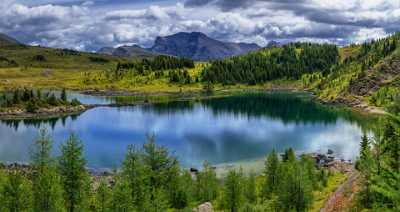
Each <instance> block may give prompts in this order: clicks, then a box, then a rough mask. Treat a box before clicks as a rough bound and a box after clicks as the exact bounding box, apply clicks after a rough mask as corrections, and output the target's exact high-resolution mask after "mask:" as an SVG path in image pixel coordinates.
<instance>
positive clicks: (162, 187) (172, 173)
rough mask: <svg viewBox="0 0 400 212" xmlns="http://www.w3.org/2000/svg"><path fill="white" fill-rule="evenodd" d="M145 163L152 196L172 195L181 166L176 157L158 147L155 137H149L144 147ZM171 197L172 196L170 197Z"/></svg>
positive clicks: (151, 198)
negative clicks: (166, 193) (162, 193)
mask: <svg viewBox="0 0 400 212" xmlns="http://www.w3.org/2000/svg"><path fill="white" fill-rule="evenodd" d="M143 162H144V165H145V167H146V176H147V177H148V180H149V185H150V189H151V190H152V191H153V192H150V194H151V195H153V194H157V195H160V196H165V195H161V194H160V193H161V192H163V191H164V192H168V193H169V194H170V195H171V193H173V192H175V190H173V189H172V188H173V183H174V182H175V180H176V177H177V176H178V175H179V164H178V161H177V160H176V158H175V157H172V156H170V155H169V153H168V151H167V149H165V148H164V147H157V146H156V143H155V138H154V136H150V137H148V142H147V143H145V144H144V145H143ZM170 197H171V196H170ZM150 200H151V201H155V197H154V196H150Z"/></svg>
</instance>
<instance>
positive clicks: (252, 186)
mask: <svg viewBox="0 0 400 212" xmlns="http://www.w3.org/2000/svg"><path fill="white" fill-rule="evenodd" d="M244 192H245V193H244V194H245V196H246V201H247V202H249V203H250V204H254V203H256V201H257V190H256V174H255V173H254V172H251V173H250V174H249V176H248V177H246V179H245V184H244Z"/></svg>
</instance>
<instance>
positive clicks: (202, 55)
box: [150, 32, 261, 60]
mask: <svg viewBox="0 0 400 212" xmlns="http://www.w3.org/2000/svg"><path fill="white" fill-rule="evenodd" d="M260 48H261V47H260V46H258V45H257V44H249V43H231V42H222V41H218V40H215V39H212V38H210V37H208V36H207V35H205V34H203V33H201V32H191V33H187V32H180V33H177V34H174V35H170V36H166V37H157V38H156V40H155V42H154V45H153V47H151V48H150V50H151V51H152V52H156V53H160V54H167V55H173V56H179V57H188V58H192V59H194V60H211V59H222V58H226V57H231V56H236V55H242V54H246V53H248V52H250V51H255V50H258V49H260Z"/></svg>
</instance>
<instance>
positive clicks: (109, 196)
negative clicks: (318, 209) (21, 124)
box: [0, 129, 329, 212]
mask: <svg viewBox="0 0 400 212" xmlns="http://www.w3.org/2000/svg"><path fill="white" fill-rule="evenodd" d="M83 148H84V147H83V143H82V142H81V141H80V140H79V139H78V138H77V137H76V136H75V135H74V134H71V135H70V137H69V138H68V139H67V141H65V142H64V143H63V144H62V145H61V155H60V156H59V157H53V156H52V155H51V151H52V139H51V137H50V136H49V134H48V132H47V131H46V130H44V129H42V130H40V133H39V136H38V138H37V139H36V141H35V145H34V148H33V151H32V154H31V161H32V162H31V165H30V166H31V169H32V170H31V171H29V172H22V171H20V170H7V169H6V170H0V211H6V212H7V211H10V212H11V211H68V212H73V211H154V212H160V211H168V210H171V211H192V208H194V207H196V206H197V205H198V204H201V203H204V202H212V203H213V204H214V205H215V207H216V208H217V209H219V210H225V211H232V212H236V211H306V210H307V209H308V208H309V207H310V205H311V204H312V201H313V191H315V190H318V189H322V188H323V187H325V186H326V182H327V179H328V177H329V173H328V172H327V171H325V170H324V169H317V168H316V167H315V162H314V161H313V160H312V159H311V158H309V157H307V156H302V157H301V158H300V159H297V158H296V156H295V154H294V152H293V150H291V149H288V150H287V151H286V152H285V153H284V154H283V156H282V157H279V155H278V154H277V153H276V152H275V151H272V153H271V154H270V155H269V156H268V158H267V160H266V162H265V170H264V175H265V176H257V175H255V174H244V173H243V172H242V171H241V169H239V170H237V169H232V170H230V171H229V173H228V174H227V175H226V177H224V178H222V179H220V178H217V175H216V170H215V169H214V168H213V167H211V166H210V165H209V164H208V163H205V164H204V167H203V169H202V170H201V171H199V172H197V173H196V174H193V173H190V172H189V171H188V170H185V169H182V168H181V167H180V165H179V162H178V160H177V159H176V157H174V156H173V155H171V154H170V153H169V152H168V150H167V149H165V148H164V147H160V146H157V145H156V142H155V139H154V137H149V138H148V141H147V142H146V143H145V144H144V145H143V147H142V148H140V149H139V148H136V147H134V146H129V147H128V149H127V153H126V156H125V159H124V161H123V162H122V166H121V168H120V170H118V171H115V172H113V174H112V176H111V178H107V177H103V178H101V179H99V178H96V177H93V176H91V175H90V174H89V173H88V171H87V170H86V166H87V161H86V159H85V158H84V156H83V151H84V149H83Z"/></svg>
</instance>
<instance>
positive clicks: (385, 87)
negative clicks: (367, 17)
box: [302, 33, 400, 107]
mask: <svg viewBox="0 0 400 212" xmlns="http://www.w3.org/2000/svg"><path fill="white" fill-rule="evenodd" d="M399 40H400V33H397V34H395V35H393V36H390V37H388V38H385V39H381V40H377V41H372V42H369V43H364V44H361V45H351V46H348V47H344V48H342V49H340V56H341V60H340V62H338V63H337V64H335V65H334V66H332V68H331V71H330V73H329V74H325V75H324V74H320V73H313V74H306V75H303V77H302V82H303V85H304V86H305V87H306V88H309V89H311V90H313V91H315V92H316V93H317V95H318V96H320V97H321V98H322V99H325V100H327V101H338V102H346V101H352V102H353V103H354V104H356V103H359V104H360V103H362V102H366V103H368V104H371V105H375V106H379V107H381V106H389V105H390V104H391V102H393V100H394V98H395V96H397V93H398V90H399V88H400V83H398V81H399V76H400V75H399V74H400V48H399V45H398V43H399Z"/></svg>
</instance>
